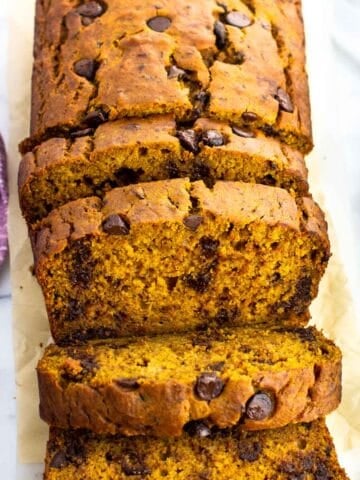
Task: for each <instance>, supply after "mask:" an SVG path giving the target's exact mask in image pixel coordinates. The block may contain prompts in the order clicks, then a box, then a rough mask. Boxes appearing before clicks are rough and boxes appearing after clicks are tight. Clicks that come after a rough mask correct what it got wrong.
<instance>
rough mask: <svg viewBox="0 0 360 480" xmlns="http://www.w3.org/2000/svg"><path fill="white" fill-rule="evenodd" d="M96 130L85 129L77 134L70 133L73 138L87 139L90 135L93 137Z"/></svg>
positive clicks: (76, 132)
mask: <svg viewBox="0 0 360 480" xmlns="http://www.w3.org/2000/svg"><path fill="white" fill-rule="evenodd" d="M93 134H94V129H93V128H84V129H83V130H77V131H75V132H71V133H70V137H71V138H80V137H87V136H88V135H93Z"/></svg>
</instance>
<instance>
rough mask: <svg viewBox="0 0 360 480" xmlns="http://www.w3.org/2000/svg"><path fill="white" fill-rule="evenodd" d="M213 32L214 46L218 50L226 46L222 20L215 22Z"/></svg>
mask: <svg viewBox="0 0 360 480" xmlns="http://www.w3.org/2000/svg"><path fill="white" fill-rule="evenodd" d="M214 34H215V37H216V46H217V48H218V49H219V50H221V49H222V48H224V47H225V46H226V40H227V32H226V27H225V25H224V24H223V23H222V22H220V21H216V22H215V25H214Z"/></svg>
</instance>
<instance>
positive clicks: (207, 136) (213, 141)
mask: <svg viewBox="0 0 360 480" xmlns="http://www.w3.org/2000/svg"><path fill="white" fill-rule="evenodd" d="M202 141H203V142H204V144H205V145H207V146H208V147H221V145H224V143H225V140H224V137H223V135H222V134H221V133H220V132H218V131H217V130H207V131H206V132H204V133H203V134H202Z"/></svg>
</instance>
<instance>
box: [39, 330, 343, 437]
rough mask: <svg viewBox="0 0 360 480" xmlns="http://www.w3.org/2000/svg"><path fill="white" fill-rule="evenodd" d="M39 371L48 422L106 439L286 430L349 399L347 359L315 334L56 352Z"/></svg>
mask: <svg viewBox="0 0 360 480" xmlns="http://www.w3.org/2000/svg"><path fill="white" fill-rule="evenodd" d="M37 372H38V379H39V391H40V413H41V416H42V418H43V419H44V420H45V421H47V422H48V423H49V424H50V425H53V426H56V427H59V428H64V429H68V428H86V429H89V430H92V431H94V432H96V433H102V434H104V433H110V434H115V433H121V434H124V435H145V434H147V435H155V436H179V435H181V434H182V432H183V429H184V428H185V430H188V429H192V428H197V424H196V422H198V423H199V421H201V422H202V426H203V428H204V429H206V428H207V429H209V427H210V426H211V425H216V426H217V427H219V428H227V427H231V426H234V425H236V424H237V423H239V422H240V428H242V429H244V430H262V429H268V428H278V427H282V426H284V425H287V424H289V423H297V422H303V421H305V422H309V421H312V420H315V419H317V418H319V417H322V416H324V415H326V414H328V413H330V412H331V411H332V410H334V409H335V408H336V407H337V406H338V404H339V402H340V398H341V353H340V351H339V350H338V349H337V348H336V347H335V346H334V344H333V343H332V342H331V341H329V340H327V339H326V338H324V337H323V336H322V335H321V334H320V333H319V332H317V331H316V330H315V329H314V328H308V329H303V328H298V329H293V330H290V329H289V330H286V329H272V330H271V329H259V328H241V329H240V328H234V329H218V330H215V331H206V332H196V333H187V334H183V335H181V336H178V335H166V336H158V337H153V338H146V337H144V338H141V339H123V340H117V341H116V340H112V341H103V342H99V341H97V342H96V341H95V342H91V343H88V344H86V345H79V346H71V347H66V348H64V347H58V346H56V345H51V346H49V347H48V348H47V349H46V351H45V354H44V356H43V358H42V359H41V360H40V362H39V364H38V368H37ZM189 422H190V423H189ZM194 422H195V424H194ZM199 428H200V427H199Z"/></svg>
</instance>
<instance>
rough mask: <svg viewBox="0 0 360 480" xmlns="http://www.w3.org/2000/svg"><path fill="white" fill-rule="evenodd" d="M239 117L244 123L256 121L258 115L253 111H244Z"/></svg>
mask: <svg viewBox="0 0 360 480" xmlns="http://www.w3.org/2000/svg"><path fill="white" fill-rule="evenodd" d="M241 118H242V119H243V120H244V122H245V123H253V122H256V120H257V119H258V116H257V115H256V113H254V112H244V113H243V114H242V115H241Z"/></svg>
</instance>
